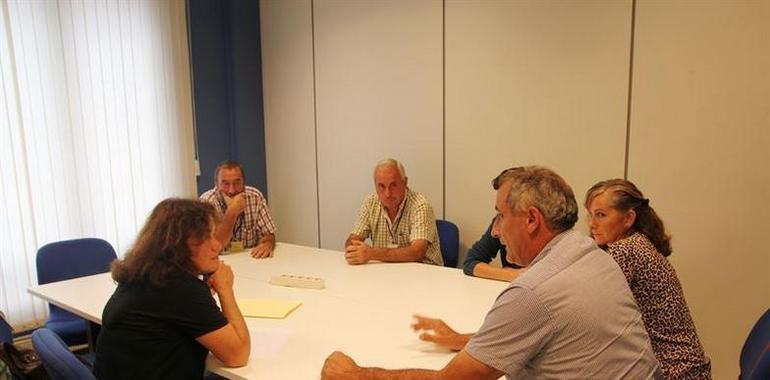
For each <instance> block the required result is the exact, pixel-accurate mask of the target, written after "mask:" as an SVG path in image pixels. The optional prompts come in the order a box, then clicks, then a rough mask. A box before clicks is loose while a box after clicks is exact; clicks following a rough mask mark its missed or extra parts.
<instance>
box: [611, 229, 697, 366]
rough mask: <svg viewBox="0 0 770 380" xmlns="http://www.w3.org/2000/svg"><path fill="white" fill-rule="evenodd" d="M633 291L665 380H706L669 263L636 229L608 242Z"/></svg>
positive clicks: (690, 324) (688, 317)
mask: <svg viewBox="0 0 770 380" xmlns="http://www.w3.org/2000/svg"><path fill="white" fill-rule="evenodd" d="M606 250H607V252H608V253H609V254H610V255H611V256H612V258H614V259H615V261H616V262H617V263H618V265H619V266H620V269H621V270H623V274H624V275H625V276H626V280H628V285H629V287H630V288H631V292H632V293H633V294H634V298H635V299H636V303H637V305H638V306H639V311H640V312H641V313H642V319H643V320H644V325H645V327H646V328H647V333H648V334H649V335H650V340H651V342H652V349H653V351H654V352H655V357H657V358H658V361H659V362H660V365H661V369H662V370H663V374H664V375H665V377H666V379H711V362H710V360H709V358H707V357H706V355H705V353H704V352H703V346H702V345H701V343H700V340H699V339H698V334H697V333H696V332H695V324H694V323H693V321H692V317H691V316H690V310H689V308H688V307H687V302H686V301H685V299H684V293H683V292H682V285H681V284H680V283H679V278H678V277H677V276H676V271H675V270H674V267H673V266H672V265H671V263H669V261H668V259H666V258H665V257H664V256H663V255H662V254H661V253H660V252H658V250H657V249H656V248H655V246H654V245H653V244H652V242H650V240H649V239H648V238H647V236H645V235H644V234H641V233H638V232H637V233H635V234H633V235H631V236H629V237H627V238H624V239H621V240H618V241H616V242H614V243H612V244H609V245H608V246H607V248H606Z"/></svg>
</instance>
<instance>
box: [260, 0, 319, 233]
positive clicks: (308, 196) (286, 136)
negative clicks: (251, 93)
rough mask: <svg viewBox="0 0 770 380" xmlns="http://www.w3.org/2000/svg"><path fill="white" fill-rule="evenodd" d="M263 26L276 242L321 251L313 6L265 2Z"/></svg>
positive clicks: (297, 0) (304, 1) (298, 0)
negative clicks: (314, 94)
mask: <svg viewBox="0 0 770 380" xmlns="http://www.w3.org/2000/svg"><path fill="white" fill-rule="evenodd" d="M260 24H261V25H260V26H261V35H262V40H261V42H262V80H263V89H262V91H263V94H264V102H265V103H264V109H265V148H266V156H267V184H268V196H269V199H268V202H269V206H270V211H271V212H272V215H273V218H274V220H275V222H276V225H277V226H278V232H277V234H276V235H277V239H278V240H279V241H284V242H290V243H295V244H305V245H310V246H317V245H318V201H317V196H316V194H317V192H316V156H315V125H314V115H313V112H314V111H313V49H312V46H313V40H312V22H311V6H310V1H309V0H293V1H278V0H272V1H261V2H260Z"/></svg>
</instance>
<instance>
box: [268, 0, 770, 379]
mask: <svg viewBox="0 0 770 380" xmlns="http://www.w3.org/2000/svg"><path fill="white" fill-rule="evenodd" d="M768 3H769V2H768V1H750V2H725V3H719V2H709V3H706V2H689V3H684V4H671V3H669V2H649V1H639V2H637V9H636V18H635V20H636V31H635V38H634V44H635V45H634V66H633V86H632V94H631V102H632V105H631V110H630V111H631V119H630V126H631V129H630V141H629V146H628V149H626V145H625V144H626V122H627V121H626V120H627V112H629V110H628V106H627V104H628V90H629V86H628V75H629V67H630V66H629V64H630V62H629V57H630V52H631V35H630V34H631V23H632V17H631V14H632V5H631V3H630V2H629V1H623V2H616V1H595V2H572V1H559V2H549V3H543V2H528V1H510V2H506V1H482V0H479V1H456V0H447V1H446V4H445V7H443V9H442V3H441V2H440V1H387V2H383V1H366V2H363V1H325V0H316V1H314V4H315V9H314V10H312V12H311V9H310V1H309V0H302V1H300V0H298V1H291V2H289V1H277V0H276V1H262V2H261V7H262V8H261V9H262V33H263V34H262V39H263V40H262V43H263V69H264V73H263V75H264V81H265V102H266V103H265V112H266V120H265V128H266V131H265V133H266V139H267V145H268V149H267V164H268V183H269V188H270V202H271V209H272V210H273V213H274V214H276V215H278V216H277V217H276V219H277V220H278V224H279V228H281V230H280V232H279V234H278V239H279V240H281V241H288V242H294V243H301V244H310V245H315V244H318V240H320V244H321V246H323V247H327V248H335V249H340V248H341V244H342V240H343V239H344V237H345V236H346V235H347V232H348V230H349V228H350V226H351V225H352V223H353V219H354V217H355V213H356V211H357V208H358V206H359V204H360V202H361V199H362V198H363V197H364V196H365V195H366V194H367V193H368V192H370V191H371V190H372V182H371V170H372V166H373V164H374V163H375V162H376V161H377V160H378V159H380V158H383V157H385V156H390V155H392V156H394V157H396V158H400V159H402V160H403V161H404V163H405V164H406V166H407V171H408V174H409V177H410V185H411V186H412V187H413V188H415V189H417V190H419V191H423V192H425V193H426V194H427V195H428V197H429V198H430V199H431V200H432V201H433V205H434V208H435V210H436V214H437V216H439V217H440V216H441V215H442V214H443V213H444V212H445V214H446V217H447V218H448V219H450V220H454V221H455V222H457V223H458V224H459V227H460V230H461V240H462V245H463V247H466V246H467V245H469V244H472V243H473V241H474V240H475V239H476V238H477V237H478V236H479V235H480V234H481V233H482V232H483V230H484V228H486V226H487V224H488V222H489V219H490V218H491V216H492V207H491V206H492V202H493V198H492V197H493V193H492V191H491V190H490V187H489V181H490V179H491V178H492V177H493V176H494V175H496V174H497V173H498V172H499V171H500V170H502V169H504V168H506V167H509V166H511V165H525V164H543V165H548V166H551V167H553V168H554V169H556V170H557V171H558V172H560V173H561V174H562V175H564V177H565V178H566V179H567V180H568V181H569V182H570V183H571V184H572V185H573V189H574V190H575V195H576V197H577V198H578V201H579V202H580V201H581V200H582V198H583V195H584V192H585V191H586V189H587V188H588V187H589V186H590V185H591V184H593V183H594V182H596V181H598V180H601V179H606V178H610V177H622V176H623V174H624V173H623V172H624V168H625V162H624V159H625V156H626V154H628V155H629V164H628V173H629V179H631V180H632V181H635V182H637V183H638V185H639V186H640V187H641V188H642V190H643V191H644V192H645V193H646V194H647V195H648V196H649V197H650V198H651V199H652V204H653V206H654V207H656V209H658V211H659V212H660V214H661V215H662V217H663V218H664V220H665V221H666V222H667V225H668V227H669V228H670V230H671V232H672V233H673V235H674V255H673V256H672V262H673V264H674V266H675V267H676V269H677V271H678V272H679V275H680V279H681V281H682V284H683V286H684V289H685V293H686V295H687V299H688V301H689V303H690V306H691V309H692V312H693V316H694V318H695V321H696V324H697V327H698V329H699V333H700V336H701V338H702V340H703V342H704V345H705V348H706V351H707V354H709V356H710V357H711V358H712V361H713V372H714V377H715V378H718V379H721V378H734V377H735V376H737V374H738V354H739V351H740V347H741V345H742V343H743V340H744V339H745V336H746V334H747V332H748V330H749V328H750V326H751V324H752V323H753V322H754V320H755V319H756V318H757V317H758V316H759V315H760V314H761V312H762V311H763V310H764V309H766V308H767V307H768V306H769V305H770V252H768V249H767V248H765V247H764V245H763V244H761V243H760V242H761V241H762V240H761V237H762V236H763V235H764V234H765V233H766V231H767V230H770V219H768V218H767V215H768V213H769V211H770V210H769V209H768V208H770V206H768V204H769V203H768V201H766V200H765V198H766V196H767V194H770V174H768V173H770V171H769V170H767V169H766V168H765V167H764V166H765V165H764V164H765V162H767V161H768V153H767V151H768V148H770V132H769V131H770V112H768V106H769V105H770V94H769V91H770V90H769V89H770V44H768V39H767V36H768V35H770V24H768V23H767V22H766V21H765V20H767V19H770V11H769V10H768V7H769V5H768ZM442 17H445V20H446V24H445V25H444V26H443V27H442ZM313 26H314V27H315V30H313ZM313 33H315V36H313ZM313 39H314V41H315V50H313V48H312V46H313V45H312V42H313ZM444 44H446V50H445V57H444V56H443V54H444V52H443V51H442V48H443V45H444ZM313 53H315V57H313ZM314 59H315V61H314ZM313 69H315V79H313V76H312V70H313ZM444 70H445V72H444ZM314 85H315V91H316V96H315V98H313V96H312V91H313V86H314ZM444 101H445V102H446V104H445V106H444V105H443V102H444ZM313 107H316V115H317V120H316V119H314V118H313V111H312V108H313ZM316 130H317V133H316ZM316 144H317V147H318V149H317V157H316V149H315V147H316ZM316 163H317V167H318V180H317V181H316ZM444 167H445V169H444ZM316 186H318V187H317V189H318V191H317V192H316ZM444 194H446V210H443V209H442V205H443V203H444V199H443V195H444ZM316 199H318V200H319V201H320V202H318V203H317V202H316ZM581 203H582V202H581ZM316 207H318V208H317V210H319V211H320V213H316ZM313 218H315V221H314V220H313ZM319 221H320V229H319V228H318V226H319V224H318V223H319ZM582 224H583V223H582V222H581V226H580V227H581V228H582V229H584V227H583V226H582ZM319 230H320V232H319Z"/></svg>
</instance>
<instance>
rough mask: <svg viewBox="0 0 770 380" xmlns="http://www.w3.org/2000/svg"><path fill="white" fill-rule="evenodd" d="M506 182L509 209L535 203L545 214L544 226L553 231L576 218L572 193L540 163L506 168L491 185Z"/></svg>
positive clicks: (573, 223) (567, 186)
mask: <svg viewBox="0 0 770 380" xmlns="http://www.w3.org/2000/svg"><path fill="white" fill-rule="evenodd" d="M506 183H511V190H510V191H509V192H508V197H507V200H508V202H507V203H508V206H509V207H510V208H511V211H513V212H517V211H524V210H525V209H526V208H527V207H535V208H537V209H538V210H540V212H541V213H543V216H545V221H546V224H547V225H548V228H550V229H551V231H553V232H556V233H559V232H562V231H566V230H568V229H570V228H572V227H573V226H574V225H575V222H577V219H578V207H577V201H576V200H575V194H574V193H573V192H572V188H571V187H570V186H569V185H568V184H567V182H566V181H565V180H564V179H563V178H561V176H559V175H558V174H556V172H554V171H553V170H551V169H548V168H546V167H542V166H522V167H517V168H510V169H506V170H503V172H502V173H500V175H498V176H497V177H495V179H493V180H492V187H493V188H494V189H495V190H498V189H500V188H501V187H502V186H503V185H504V184H506Z"/></svg>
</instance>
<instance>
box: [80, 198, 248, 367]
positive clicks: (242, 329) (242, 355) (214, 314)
mask: <svg viewBox="0 0 770 380" xmlns="http://www.w3.org/2000/svg"><path fill="white" fill-rule="evenodd" d="M216 223H217V220H216V213H215V211H214V208H213V207H212V206H211V205H210V204H207V203H204V202H200V201H194V200H187V199H166V200H164V201H162V202H160V203H159V204H158V205H157V206H155V209H153V211H152V213H151V214H150V217H149V218H148V219H147V222H146V224H145V225H144V227H143V228H142V230H141V231H140V232H139V236H138V237H137V239H136V242H135V243H134V246H133V247H132V248H131V249H130V250H129V251H128V253H127V254H126V256H125V259H123V260H122V261H121V260H116V261H115V262H114V263H113V264H112V278H113V279H114V280H115V282H117V284H118V287H117V289H116V290H115V293H114V294H113V295H112V297H111V298H110V300H109V301H108V302H107V305H106V306H105V308H104V312H103V314H102V329H101V331H100V333H99V338H98V340H97V347H96V348H97V349H96V362H95V366H94V372H95V374H96V376H97V377H98V378H99V379H108V380H109V379H201V378H203V376H204V368H205V360H206V356H207V355H208V353H209V351H211V352H212V353H213V354H214V356H216V357H217V358H219V359H220V360H222V362H223V363H224V364H225V365H227V366H233V367H236V366H242V365H245V364H246V362H247V361H248V358H249V352H250V350H251V343H250V342H251V341H250V338H249V331H248V329H247V327H246V322H245V321H244V319H243V316H242V315H241V312H240V310H239V309H238V305H237V304H236V302H235V295H234V292H233V271H232V269H230V267H229V266H228V265H226V264H224V263H223V262H221V261H220V260H219V252H220V251H221V250H222V245H221V244H220V243H219V241H218V240H217V239H216V237H215V236H214V231H215V228H216ZM212 293H215V294H216V295H217V297H218V298H219V303H220V304H221V306H222V308H221V310H220V309H219V307H217V303H216V301H215V300H214V297H213V295H212Z"/></svg>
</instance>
